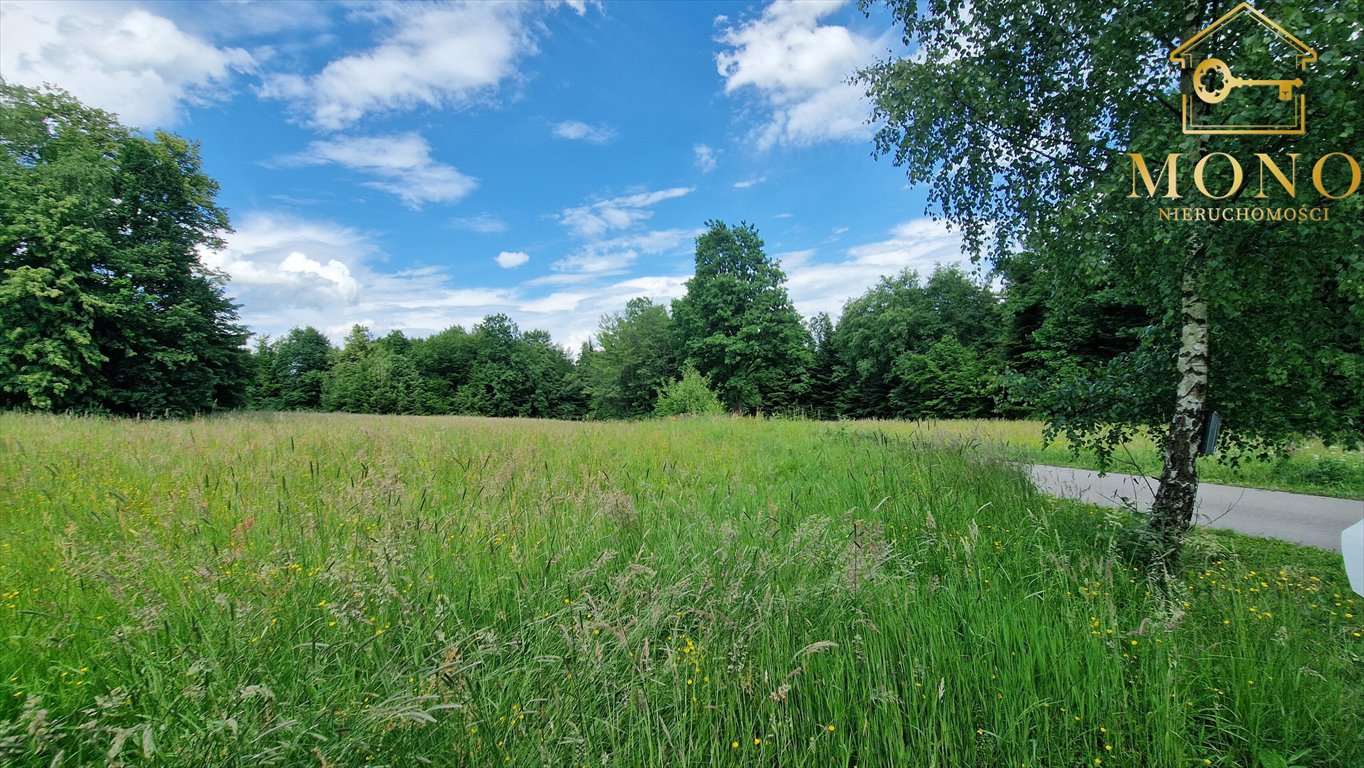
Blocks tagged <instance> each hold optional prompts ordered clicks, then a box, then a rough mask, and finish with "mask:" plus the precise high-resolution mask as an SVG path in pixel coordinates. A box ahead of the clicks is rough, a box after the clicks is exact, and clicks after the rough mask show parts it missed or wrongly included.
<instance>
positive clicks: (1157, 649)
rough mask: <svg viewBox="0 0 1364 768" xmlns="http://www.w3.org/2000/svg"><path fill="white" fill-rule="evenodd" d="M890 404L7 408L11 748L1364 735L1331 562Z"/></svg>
mask: <svg viewBox="0 0 1364 768" xmlns="http://www.w3.org/2000/svg"><path fill="white" fill-rule="evenodd" d="M885 426H886V427H887V429H884V430H879V431H873V430H869V429H868V428H867V427H866V426H865V425H859V426H837V425H832V426H831V425H821V424H812V423H798V422H760V421H752V420H730V419H716V420H709V421H693V420H685V419H684V420H679V421H658V422H646V423H634V424H571V423H556V422H534V421H497V420H483V419H463V418H429V419H424V418H399V417H347V416H281V417H271V416H263V417H252V418H246V417H234V418H220V419H210V420H199V421H190V422H178V423H177V422H154V423H145V422H144V423H130V422H117V421H104V420H82V419H64V418H50V417H25V416H15V415H6V416H0V597H3V600H0V637H2V638H3V642H0V762H3V763H5V764H7V765H9V764H13V765H23V766H28V765H33V766H48V765H52V764H58V765H63V764H65V765H84V764H106V763H107V764H114V765H118V764H127V765H180V766H209V765H224V766H258V765H271V764H274V765H317V766H359V765H394V766H410V765H423V764H429V765H442V766H447V765H455V766H461V765H462V766H496V765H515V766H539V765H550V766H582V765H591V766H600V765H607V766H642V765H657V766H664V765H667V766H672V765H698V766H699V765H734V766H740V765H742V766H755V765H759V766H763V765H765V766H783V767H786V766H835V765H836V766H852V765H859V766H931V765H937V766H991V767H993V766H1005V765H1014V766H1017V765H1026V766H1080V765H1088V766H1097V765H1103V766H1197V765H1206V764H1211V765H1219V766H1249V765H1258V764H1259V761H1260V760H1261V758H1262V757H1265V756H1269V758H1270V759H1272V757H1273V756H1274V755H1281V756H1287V755H1291V754H1294V753H1297V752H1300V751H1301V750H1304V749H1305V750H1308V755H1309V757H1308V758H1307V759H1306V760H1305V761H1304V762H1305V763H1306V764H1310V765H1314V766H1356V765H1360V764H1364V734H1361V730H1360V728H1359V724H1360V723H1361V722H1364V697H1362V696H1361V694H1360V690H1361V685H1362V684H1364V665H1361V663H1360V653H1361V651H1364V639H1361V637H1360V635H1361V632H1364V621H1361V619H1359V618H1357V616H1356V613H1355V611H1356V608H1357V606H1356V604H1355V602H1354V597H1353V596H1352V595H1350V594H1349V593H1348V591H1347V588H1346V586H1345V583H1344V575H1343V573H1342V572H1341V569H1340V566H1339V562H1338V560H1336V559H1335V558H1334V557H1333V556H1330V555H1328V554H1326V553H1320V552H1316V551H1313V550H1307V549H1302V548H1297V547H1292V546H1288V545H1277V544H1276V545H1267V544H1265V543H1263V542H1259V541H1257V540H1251V539H1245V538H1239V537H1223V536H1217V537H1214V536H1212V535H1207V534H1200V535H1199V536H1198V537H1196V539H1195V540H1194V541H1193V542H1192V543H1191V545H1190V550H1189V553H1188V557H1187V558H1186V563H1187V566H1188V569H1189V570H1188V572H1187V573H1186V574H1185V575H1183V576H1182V577H1181V578H1180V579H1178V580H1177V582H1176V583H1175V584H1174V586H1172V587H1170V588H1168V589H1166V588H1161V587H1159V586H1157V585H1156V584H1154V583H1152V582H1150V581H1148V580H1147V579H1146V578H1145V577H1144V575H1143V574H1142V573H1140V572H1137V571H1135V570H1133V569H1132V568H1131V567H1130V566H1129V565H1127V564H1126V562H1125V561H1124V560H1123V558H1122V556H1121V553H1120V550H1119V546H1118V544H1117V543H1116V542H1118V541H1120V540H1121V538H1122V537H1121V536H1120V532H1121V530H1122V528H1123V526H1124V524H1125V521H1124V518H1123V516H1122V514H1121V513H1120V512H1117V511H1099V510H1096V509H1094V508H1087V507H1082V506H1079V505H1072V504H1068V503H1061V502H1056V501H1053V500H1050V499H1047V498H1045V497H1042V496H1039V495H1037V494H1036V493H1035V491H1034V490H1033V489H1032V487H1031V485H1030V484H1029V482H1028V481H1027V479H1026V476H1025V475H1024V474H1023V473H1022V472H1020V471H1019V470H1017V469H1014V468H1012V467H1011V466H1009V465H1008V464H1006V463H1003V462H1001V461H998V460H997V459H995V458H993V457H992V456H993V454H992V452H990V451H981V450H980V449H979V448H978V447H976V445H975V444H974V443H972V442H971V441H956V442H941V441H938V440H930V439H928V438H926V437H924V436H922V435H912V436H909V437H896V436H894V435H890V434H887V432H888V431H889V432H893V431H895V430H896V429H898V427H895V426H894V425H885ZM59 756H60V757H59Z"/></svg>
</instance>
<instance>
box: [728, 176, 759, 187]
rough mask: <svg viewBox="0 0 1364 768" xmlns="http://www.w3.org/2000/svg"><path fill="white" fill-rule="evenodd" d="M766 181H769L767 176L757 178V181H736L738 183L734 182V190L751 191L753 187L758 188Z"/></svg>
mask: <svg viewBox="0 0 1364 768" xmlns="http://www.w3.org/2000/svg"><path fill="white" fill-rule="evenodd" d="M764 181H767V177H766V176H759V177H758V178H756V179H744V180H743V181H736V182H734V188H735V189H750V188H752V187H756V186H758V185H759V184H761V183H763V182H764Z"/></svg>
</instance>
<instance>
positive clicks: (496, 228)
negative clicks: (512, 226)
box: [450, 213, 507, 235]
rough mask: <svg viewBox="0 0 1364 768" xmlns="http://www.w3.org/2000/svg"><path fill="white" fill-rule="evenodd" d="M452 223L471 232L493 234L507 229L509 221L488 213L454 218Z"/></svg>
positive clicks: (457, 227)
mask: <svg viewBox="0 0 1364 768" xmlns="http://www.w3.org/2000/svg"><path fill="white" fill-rule="evenodd" d="M450 224H451V226H454V227H455V228H456V229H466V230H468V231H470V232H477V233H479V234H480V235H491V234H495V233H497V232H506V231H507V222H505V221H503V220H501V219H499V218H497V217H496V216H493V215H491V214H487V213H480V214H478V215H477V216H463V217H461V218H458V219H452V220H451V221H450Z"/></svg>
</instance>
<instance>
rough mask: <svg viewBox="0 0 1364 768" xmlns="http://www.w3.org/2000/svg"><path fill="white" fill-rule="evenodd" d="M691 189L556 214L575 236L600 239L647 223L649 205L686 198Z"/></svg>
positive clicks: (624, 198) (630, 197) (643, 194)
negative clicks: (619, 230)
mask: <svg viewBox="0 0 1364 768" xmlns="http://www.w3.org/2000/svg"><path fill="white" fill-rule="evenodd" d="M694 190H695V188H694V187H673V188H671V189H661V190H658V191H655V192H640V193H637V194H633V195H624V196H622V197H615V198H611V199H610V200H601V201H599V202H595V203H591V204H589V205H583V206H578V207H576V208H567V209H565V210H564V211H563V213H561V214H560V215H559V223H561V224H563V225H564V226H565V227H568V229H569V231H571V232H572V233H573V234H575V235H577V236H578V237H585V238H595V237H601V236H602V235H604V234H606V233H607V232H610V231H611V230H616V229H629V228H630V227H632V226H634V225H636V224H639V223H641V222H644V221H647V220H648V219H649V218H651V217H652V216H653V215H654V214H653V211H650V210H648V209H649V208H650V207H651V206H653V205H656V204H658V203H661V202H663V201H664V200H671V199H673V198H677V197H682V196H684V195H688V194H690V193H691V192H693V191H694Z"/></svg>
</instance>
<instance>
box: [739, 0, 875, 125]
mask: <svg viewBox="0 0 1364 768" xmlns="http://www.w3.org/2000/svg"><path fill="white" fill-rule="evenodd" d="M844 5H846V0H831V1H830V0H826V1H824V2H808V1H807V2H794V1H793V0H777V2H774V3H772V4H771V5H769V6H767V8H766V9H764V11H763V13H762V16H760V17H758V18H756V19H752V20H749V21H746V22H744V23H741V24H739V25H737V26H726V27H725V28H724V29H723V30H722V31H721V33H720V36H719V41H720V42H721V43H722V44H723V45H724V46H726V48H725V50H723V51H721V52H720V53H719V54H717V55H716V57H715V64H716V69H717V70H718V71H719V73H720V76H721V77H723V78H724V80H725V93H728V94H735V93H752V94H754V95H755V96H756V98H757V99H758V101H759V103H760V104H762V105H763V107H764V109H765V111H766V113H767V119H766V121H765V123H764V124H763V125H762V126H761V127H759V128H758V130H757V132H756V139H757V143H758V146H759V148H761V149H767V148H770V147H772V146H775V145H791V146H808V145H811V144H817V143H820V142H825V141H840V140H863V139H866V138H867V137H868V136H869V135H870V128H869V127H868V126H867V125H866V118H867V116H868V114H869V112H870V110H869V106H868V104H867V103H866V99H865V96H864V95H863V92H862V89H861V88H859V87H857V86H855V85H850V84H849V83H848V82H847V80H848V78H849V77H850V76H851V75H852V74H853V73H854V72H855V71H856V70H857V69H859V68H860V67H864V66H866V65H868V64H871V63H873V62H874V61H875V59H876V56H877V53H878V51H879V50H881V49H883V48H884V47H885V45H886V42H887V40H888V39H889V38H888V37H887V38H882V39H880V40H876V39H872V38H868V37H865V36H862V35H859V34H857V33H856V32H853V31H852V30H850V29H848V28H847V27H843V26H837V25H827V24H821V23H820V20H821V19H823V18H824V17H826V16H828V15H829V14H831V13H833V12H834V11H837V10H838V9H839V8H841V7H842V6H844Z"/></svg>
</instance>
